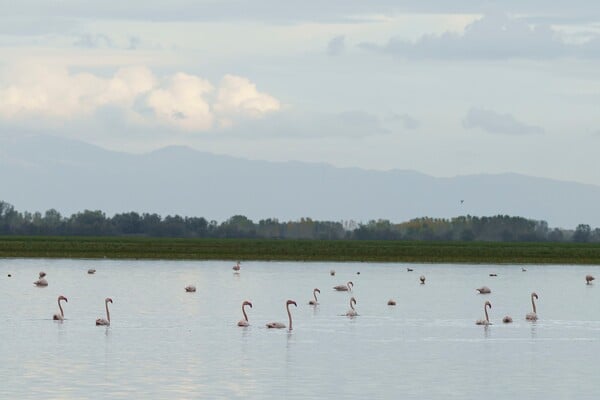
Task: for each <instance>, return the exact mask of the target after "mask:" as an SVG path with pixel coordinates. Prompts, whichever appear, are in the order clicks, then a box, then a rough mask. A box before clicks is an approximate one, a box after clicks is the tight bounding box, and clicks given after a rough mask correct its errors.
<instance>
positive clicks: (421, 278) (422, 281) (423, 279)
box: [419, 275, 425, 285]
mask: <svg viewBox="0 0 600 400" xmlns="http://www.w3.org/2000/svg"><path fill="white" fill-rule="evenodd" d="M419 280H420V281H421V285H424V284H425V275H421V276H420V277H419Z"/></svg>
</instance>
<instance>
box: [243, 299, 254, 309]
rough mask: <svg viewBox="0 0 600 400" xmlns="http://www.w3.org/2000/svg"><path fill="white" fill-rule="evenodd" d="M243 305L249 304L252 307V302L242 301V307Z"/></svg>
mask: <svg viewBox="0 0 600 400" xmlns="http://www.w3.org/2000/svg"><path fill="white" fill-rule="evenodd" d="M244 306H250V308H252V303H250V302H249V301H248V300H246V301H244V304H242V307H244Z"/></svg>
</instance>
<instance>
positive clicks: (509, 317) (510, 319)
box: [502, 315, 513, 324]
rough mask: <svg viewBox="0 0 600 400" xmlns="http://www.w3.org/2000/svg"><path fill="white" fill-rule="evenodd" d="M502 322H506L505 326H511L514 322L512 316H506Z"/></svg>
mask: <svg viewBox="0 0 600 400" xmlns="http://www.w3.org/2000/svg"><path fill="white" fill-rule="evenodd" d="M502 322H504V323H505V324H510V323H512V322H513V320H512V317H511V316H510V315H505V316H504V318H502Z"/></svg>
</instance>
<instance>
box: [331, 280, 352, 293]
mask: <svg viewBox="0 0 600 400" xmlns="http://www.w3.org/2000/svg"><path fill="white" fill-rule="evenodd" d="M353 287H354V283H352V281H349V282H348V283H346V284H345V285H337V286H334V287H333V289H334V290H337V291H338V292H351V291H352V288H353Z"/></svg>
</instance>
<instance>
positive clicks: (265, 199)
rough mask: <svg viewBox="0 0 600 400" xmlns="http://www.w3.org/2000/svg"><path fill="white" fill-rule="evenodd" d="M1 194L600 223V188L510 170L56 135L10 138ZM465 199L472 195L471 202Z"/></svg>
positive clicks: (141, 205) (303, 212) (21, 202)
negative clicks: (117, 145)
mask: <svg viewBox="0 0 600 400" xmlns="http://www.w3.org/2000/svg"><path fill="white" fill-rule="evenodd" d="M0 182H1V186H0V187H1V189H0V199H2V200H5V201H8V202H10V203H12V204H13V205H14V206H15V207H16V208H17V209H19V210H28V211H36V210H41V211H43V210H46V209H49V208H56V209H57V210H59V211H61V212H62V213H64V214H70V213H73V212H77V211H81V210H83V209H100V210H103V211H105V212H107V213H108V214H109V215H112V214H114V213H116V212H124V211H132V210H135V211H139V212H157V213H159V214H162V215H167V214H180V215H188V216H203V217H205V218H207V219H216V220H219V221H221V220H224V219H226V218H228V217H230V216H232V215H235V214H242V215H245V216H247V217H249V218H251V219H254V220H258V219H262V218H279V219H282V220H287V219H298V218H300V217H311V218H314V219H319V220H348V219H353V220H357V221H367V220H370V219H377V218H383V219H389V220H392V221H394V222H401V221H405V220H409V219H411V218H415V217H422V216H430V217H453V216H457V215H466V214H471V215H497V214H507V215H513V216H523V217H526V218H532V219H542V220H546V221H548V222H549V224H550V225H551V226H559V227H566V228H572V227H575V226H576V225H577V224H579V223H588V224H590V225H592V226H600V215H598V213H597V212H596V205H597V204H600V186H594V185H585V184H579V183H574V182H564V181H557V180H551V179H544V178H535V177H529V176H524V175H519V174H513V173H507V174H499V175H487V174H486V175H468V176H458V177H454V178H435V177H431V176H428V175H425V174H422V173H419V172H414V171H405V170H391V171H373V170H364V169H359V168H336V167H333V166H330V165H327V164H316V163H303V162H268V161H251V160H244V159H239V158H235V157H230V156H222V155H215V154H210V153H205V152H200V151H196V150H193V149H190V148H186V147H166V148H163V149H159V150H156V151H153V152H151V153H146V154H141V155H139V154H128V153H121V152H114V151H109V150H105V149H102V148H100V147H97V146H93V145H90V144H86V143H83V142H78V141H73V140H66V139H60V138H56V137H49V136H33V135H30V136H23V137H14V136H13V137H2V136H0ZM460 200H464V203H463V204H461V202H460Z"/></svg>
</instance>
